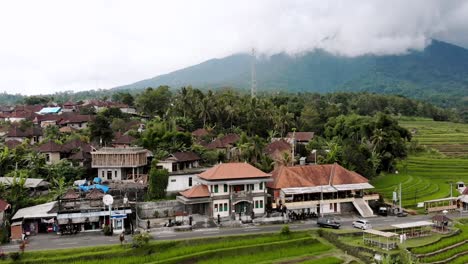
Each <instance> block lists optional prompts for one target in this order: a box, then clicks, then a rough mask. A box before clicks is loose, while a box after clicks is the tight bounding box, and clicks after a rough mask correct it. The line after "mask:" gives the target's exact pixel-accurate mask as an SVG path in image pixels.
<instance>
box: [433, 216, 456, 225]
mask: <svg viewBox="0 0 468 264" xmlns="http://www.w3.org/2000/svg"><path fill="white" fill-rule="evenodd" d="M431 219H432V221H433V222H439V223H441V222H452V219H450V218H448V217H447V216H445V215H441V214H438V215H434V216H433V217H432V218H431Z"/></svg>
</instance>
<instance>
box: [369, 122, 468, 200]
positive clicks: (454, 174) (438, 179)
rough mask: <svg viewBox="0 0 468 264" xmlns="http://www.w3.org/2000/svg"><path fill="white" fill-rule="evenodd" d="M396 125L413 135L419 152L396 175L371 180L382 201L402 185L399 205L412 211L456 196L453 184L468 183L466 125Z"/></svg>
mask: <svg viewBox="0 0 468 264" xmlns="http://www.w3.org/2000/svg"><path fill="white" fill-rule="evenodd" d="M399 123H400V124H401V125H402V126H404V127H405V128H407V129H409V130H410V131H412V133H413V139H412V141H413V145H416V144H418V145H419V148H423V150H419V151H418V152H416V153H411V154H410V155H409V157H408V158H407V159H405V160H402V161H401V162H399V165H398V168H399V171H398V174H383V175H381V176H379V177H377V178H375V179H374V180H373V182H372V183H373V184H374V185H375V186H376V189H377V191H378V192H379V193H381V194H382V195H383V196H384V197H385V198H386V199H388V200H390V199H391V198H392V192H393V191H394V190H395V189H396V187H397V186H398V184H399V183H401V184H402V197H403V199H402V205H403V206H404V207H409V208H416V205H417V203H418V202H423V201H426V200H431V199H437V198H444V197H449V196H450V188H451V187H450V185H451V184H453V189H452V192H453V196H457V195H458V193H457V190H456V188H455V183H456V182H458V181H463V182H465V183H466V182H468V125H467V124H458V123H452V122H436V121H432V120H430V119H423V118H402V120H400V121H399Z"/></svg>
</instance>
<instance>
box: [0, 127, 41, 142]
mask: <svg viewBox="0 0 468 264" xmlns="http://www.w3.org/2000/svg"><path fill="white" fill-rule="evenodd" d="M42 135H43V134H42V129H41V128H40V127H36V126H33V127H28V128H25V129H22V128H20V127H19V126H16V125H13V126H11V128H10V129H9V130H8V132H7V134H6V138H5V142H7V141H10V140H16V141H20V142H23V141H25V140H27V139H29V140H30V143H31V145H33V144H35V143H38V142H41V141H42Z"/></svg>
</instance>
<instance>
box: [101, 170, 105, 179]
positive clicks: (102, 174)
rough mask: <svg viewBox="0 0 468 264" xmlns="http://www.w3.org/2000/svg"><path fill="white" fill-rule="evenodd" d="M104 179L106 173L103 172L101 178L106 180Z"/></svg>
mask: <svg viewBox="0 0 468 264" xmlns="http://www.w3.org/2000/svg"><path fill="white" fill-rule="evenodd" d="M104 177H105V176H104V171H101V178H103V179H104Z"/></svg>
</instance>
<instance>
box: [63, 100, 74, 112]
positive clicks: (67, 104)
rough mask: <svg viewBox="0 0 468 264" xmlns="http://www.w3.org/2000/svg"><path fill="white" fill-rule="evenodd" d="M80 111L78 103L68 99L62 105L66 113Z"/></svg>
mask: <svg viewBox="0 0 468 264" xmlns="http://www.w3.org/2000/svg"><path fill="white" fill-rule="evenodd" d="M77 111H78V106H77V104H75V103H73V102H71V101H67V102H65V103H63V105H62V112H64V113H72V112H77Z"/></svg>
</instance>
